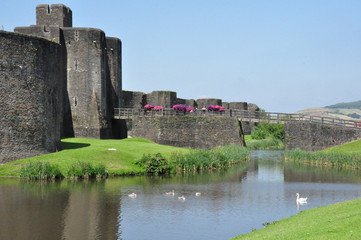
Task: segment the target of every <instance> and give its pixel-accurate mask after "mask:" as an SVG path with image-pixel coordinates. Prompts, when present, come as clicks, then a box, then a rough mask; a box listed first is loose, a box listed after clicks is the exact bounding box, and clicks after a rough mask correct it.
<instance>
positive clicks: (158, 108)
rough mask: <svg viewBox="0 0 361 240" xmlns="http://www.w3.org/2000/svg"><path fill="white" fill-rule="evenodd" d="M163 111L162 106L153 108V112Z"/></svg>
mask: <svg viewBox="0 0 361 240" xmlns="http://www.w3.org/2000/svg"><path fill="white" fill-rule="evenodd" d="M163 109H164V107H162V106H155V107H154V111H160V110H163Z"/></svg>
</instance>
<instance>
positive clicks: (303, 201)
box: [296, 193, 307, 204]
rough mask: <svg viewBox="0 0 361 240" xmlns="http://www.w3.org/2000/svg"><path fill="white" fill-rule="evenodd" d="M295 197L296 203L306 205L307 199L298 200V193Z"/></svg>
mask: <svg viewBox="0 0 361 240" xmlns="http://www.w3.org/2000/svg"><path fill="white" fill-rule="evenodd" d="M296 196H297V199H296V202H297V203H301V204H302V203H307V198H300V194H299V193H296Z"/></svg>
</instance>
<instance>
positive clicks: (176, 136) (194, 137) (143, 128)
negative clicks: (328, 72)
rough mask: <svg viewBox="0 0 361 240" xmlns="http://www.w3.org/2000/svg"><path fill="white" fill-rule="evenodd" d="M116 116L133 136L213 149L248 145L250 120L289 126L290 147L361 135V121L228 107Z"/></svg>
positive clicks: (313, 147)
mask: <svg viewBox="0 0 361 240" xmlns="http://www.w3.org/2000/svg"><path fill="white" fill-rule="evenodd" d="M114 119H118V120H119V121H123V124H121V125H123V126H125V128H126V129H123V131H124V130H125V131H127V132H129V133H130V135H132V136H133V137H145V138H148V139H150V140H152V141H155V142H158V143H161V144H166V145H173V146H180V147H190V148H205V149H208V148H212V147H215V146H217V145H226V144H231V143H235V144H237V143H238V144H240V145H244V136H243V129H242V128H244V126H245V124H247V123H259V122H264V123H280V124H284V125H285V146H286V149H287V150H291V149H295V148H300V149H303V150H307V151H318V150H322V149H326V148H329V147H332V146H337V145H340V144H343V143H347V142H350V141H354V140H357V139H360V138H361V131H360V130H361V122H358V121H353V120H345V119H339V118H332V117H324V116H310V115H303V114H288V113H275V112H262V111H248V110H238V109H226V110H224V111H221V112H213V111H208V110H196V111H191V112H186V111H182V112H180V111H175V110H173V109H171V108H165V109H161V110H159V111H154V110H152V111H144V110H143V109H133V108H116V109H114Z"/></svg>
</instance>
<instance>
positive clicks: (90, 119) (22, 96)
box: [0, 4, 258, 162]
mask: <svg viewBox="0 0 361 240" xmlns="http://www.w3.org/2000/svg"><path fill="white" fill-rule="evenodd" d="M72 25H73V24H72V11H71V9H70V8H68V7H66V6H64V5H62V4H52V5H51V6H49V5H47V4H41V5H38V6H37V7H36V25H31V26H29V27H16V28H15V29H14V32H7V31H1V30H0V52H1V55H0V91H1V97H0V100H1V101H0V120H1V121H0V162H7V161H12V160H15V159H20V158H26V157H32V156H36V155H42V154H46V153H49V152H55V151H57V150H61V143H60V140H61V138H64V137H77V138H98V139H105V138H121V137H124V136H126V134H124V133H122V131H124V125H126V124H125V123H124V122H119V121H117V120H115V119H113V112H114V108H119V107H126V108H142V107H143V106H144V105H145V104H147V103H150V104H154V105H162V106H164V107H171V106H172V105H174V104H179V103H182V104H187V105H190V106H195V107H197V105H198V106H200V107H202V106H206V105H215V104H217V105H223V106H226V107H227V108H236V109H247V108H250V107H251V106H252V105H247V103H244V102H235V103H224V102H223V103H222V100H221V99H198V100H192V99H190V100H189V99H188V100H187V99H180V98H177V95H176V93H175V92H171V91H154V92H152V93H149V94H146V93H142V92H131V91H123V90H122V58H121V52H122V49H121V40H120V39H118V38H114V37H107V36H106V35H105V33H104V32H103V31H102V30H100V29H94V28H79V27H73V26H72ZM252 107H253V108H254V110H257V108H258V107H257V106H252ZM127 124H128V123H127ZM122 125H123V126H122ZM236 125H237V124H236ZM134 132H136V131H134ZM140 132H141V131H140ZM202 134H203V133H202ZM204 134H207V133H204ZM158 135H159V134H158ZM140 137H142V136H140ZM144 137H146V136H145V135H144ZM196 137H197V138H198V136H196ZM236 138H237V137H236ZM236 140H237V139H236ZM185 141H186V140H185ZM171 142H172V144H175V145H177V143H176V142H174V141H171Z"/></svg>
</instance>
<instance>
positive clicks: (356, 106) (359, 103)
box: [325, 101, 361, 109]
mask: <svg viewBox="0 0 361 240" xmlns="http://www.w3.org/2000/svg"><path fill="white" fill-rule="evenodd" d="M325 108H347V109H361V101H356V102H346V103H337V104H334V105H330V106H326V107H325Z"/></svg>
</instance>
